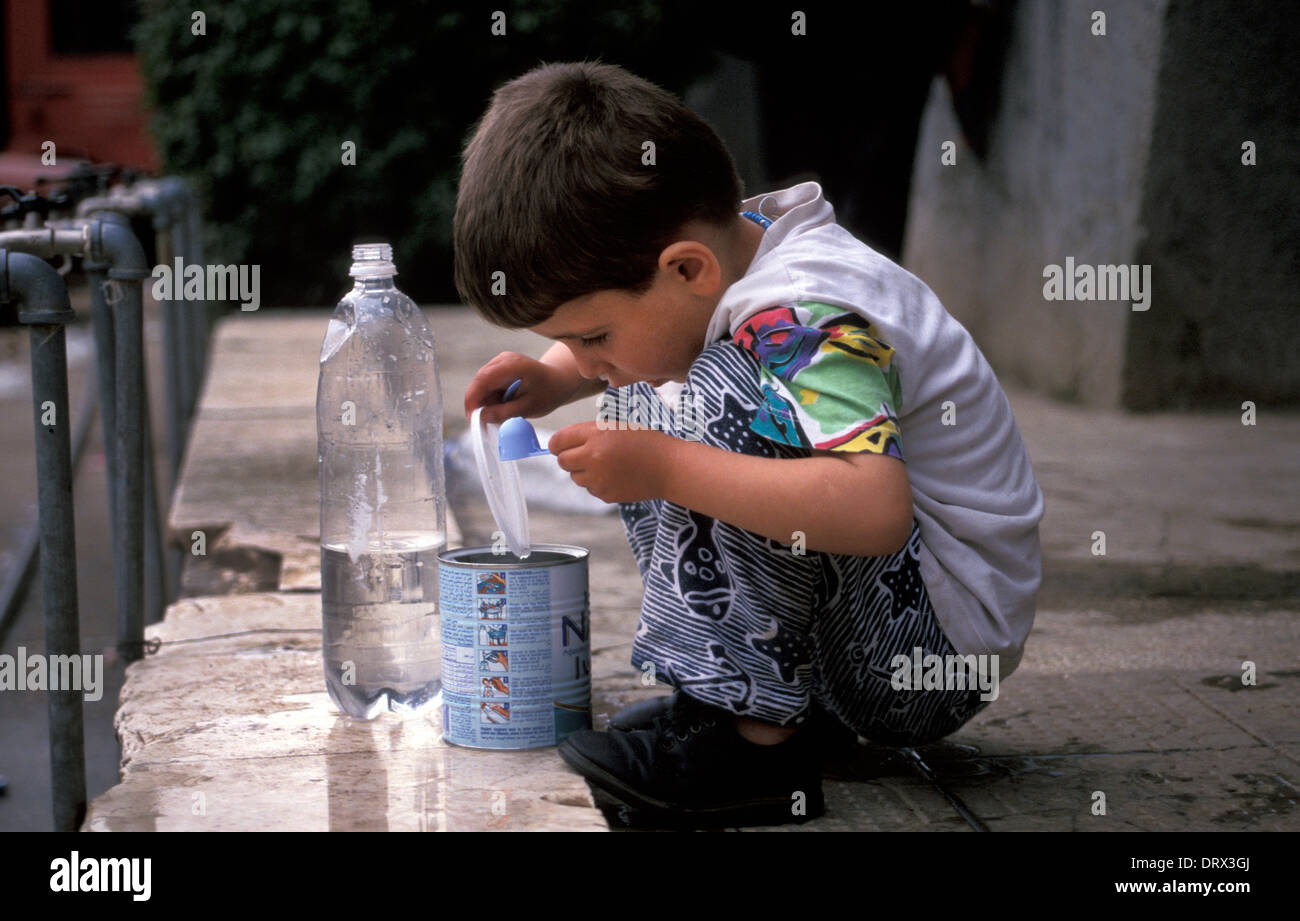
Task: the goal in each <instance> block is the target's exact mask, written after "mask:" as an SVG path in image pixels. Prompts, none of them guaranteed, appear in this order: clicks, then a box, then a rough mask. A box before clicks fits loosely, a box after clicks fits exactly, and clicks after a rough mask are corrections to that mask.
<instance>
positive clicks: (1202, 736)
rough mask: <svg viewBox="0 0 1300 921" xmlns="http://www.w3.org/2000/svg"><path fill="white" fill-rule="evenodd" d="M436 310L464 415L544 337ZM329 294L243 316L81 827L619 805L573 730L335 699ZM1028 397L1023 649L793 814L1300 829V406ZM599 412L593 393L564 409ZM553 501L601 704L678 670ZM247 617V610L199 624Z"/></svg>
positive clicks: (631, 576) (423, 818)
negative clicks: (953, 716)
mask: <svg viewBox="0 0 1300 921" xmlns="http://www.w3.org/2000/svg"><path fill="white" fill-rule="evenodd" d="M430 317H431V319H432V321H433V324H434V329H435V334H436V335H437V336H438V338H439V361H440V367H441V369H442V380H443V388H444V402H445V405H446V407H447V434H448V437H449V438H454V437H455V436H456V435H457V434H458V433H459V432H460V431H462V430H463V428H464V424H465V422H464V419H463V417H462V415H461V412H460V404H461V399H462V396H463V393H464V388H465V384H466V383H467V382H468V380H469V378H470V376H471V375H472V374H473V372H474V370H475V369H477V367H478V366H479V365H480V364H481V363H482V362H483V361H484V360H486V359H487V358H490V357H491V356H492V355H494V354H495V353H496V352H497V351H500V350H503V349H515V350H518V351H523V352H526V353H528V354H533V355H536V354H540V352H541V351H542V350H543V349H544V346H545V344H544V343H543V341H542V340H540V339H538V338H537V337H534V336H531V335H530V334H528V333H521V332H509V331H502V330H496V329H493V328H491V327H488V326H486V325H485V324H483V323H481V321H479V320H477V318H475V317H474V316H473V315H472V313H471V312H470V311H468V310H466V309H464V308H446V309H437V310H431V311H430ZM325 319H326V314H325V313H323V312H319V313H316V312H312V313H303V312H297V313H293V314H287V313H285V314H273V313H262V314H259V315H253V316H245V317H238V318H234V319H231V320H228V321H227V322H226V323H225V324H223V326H222V327H221V329H220V332H219V334H218V336H217V338H216V341H215V345H214V349H215V351H214V359H213V371H212V375H211V377H210V380H209V385H208V388H207V390H206V392H205V394H204V398H203V408H202V411H201V414H200V417H199V420H198V423H197V425H196V429H195V433H194V436H193V440H192V442H191V448H190V452H189V454H188V456H187V458H186V465H185V470H184V472H183V474H182V480H183V482H182V484H181V492H180V494H179V496H178V500H177V504H176V506H175V507H174V508H173V512H172V522H171V525H172V531H173V539H174V540H176V541H177V543H178V544H180V545H185V546H188V541H189V535H190V534H191V533H192V530H193V529H195V528H204V527H206V528H209V529H211V530H212V532H213V533H216V534H218V535H219V536H218V538H217V539H216V540H215V541H213V540H212V538H211V536H210V537H209V540H210V543H209V548H210V556H209V558H208V559H206V560H203V561H201V565H198V566H191V567H190V570H189V572H188V573H187V577H186V585H187V588H188V589H189V590H190V591H191V593H195V592H202V593H203V594H202V595H201V596H200V597H195V598H190V599H187V600H185V601H182V602H179V603H177V604H176V605H173V606H172V608H171V609H170V610H169V612H168V615H167V619H166V620H165V622H164V623H163V624H161V625H158V626H156V627H153V628H150V635H151V636H154V637H156V638H158V639H159V640H161V641H162V646H161V648H160V650H159V652H158V654H157V655H154V656H150V657H148V658H146V659H145V660H144V661H142V662H139V663H136V664H134V665H132V666H131V667H130V669H129V670H128V674H127V682H126V686H125V687H124V689H123V692H122V697H121V701H120V707H119V711H118V716H117V726H118V732H119V735H120V737H121V739H122V747H123V782H122V783H121V784H119V785H118V786H117V787H114V788H113V789H111V790H109V791H108V792H107V793H106V794H104V795H103V796H101V797H99V798H98V799H96V800H95V801H94V802H93V803H92V804H91V808H90V812H89V815H88V817H87V820H86V825H85V827H86V828H87V829H102V830H118V829H145V828H158V829H164V828H169V829H171V828H175V829H181V828H185V829H216V828H223V829H224V828H277V829H291V828H320V829H324V828H336V829H342V828H351V829H356V828H367V829H369V828H374V829H382V828H431V829H448V828H456V829H471V828H503V829H506V828H573V829H593V830H594V829H603V828H605V827H606V823H605V821H604V817H603V816H602V813H601V812H600V811H599V810H598V809H597V807H596V804H595V802H594V801H593V799H592V798H591V796H590V793H589V791H588V789H587V787H586V785H585V783H584V782H583V781H581V779H580V778H578V777H577V776H576V775H575V774H573V773H572V772H570V771H568V769H567V768H565V767H564V765H563V764H562V762H560V760H559V758H558V757H557V756H556V755H555V753H554V750H553V749H542V750H537V751H532V752H507V753H499V752H480V751H472V750H467V749H456V748H454V747H449V746H446V745H444V744H443V743H442V742H441V739H440V737H439V734H438V731H437V726H436V719H434V720H431V721H422V720H412V721H405V722H403V721H401V720H399V719H397V718H396V717H392V716H385V717H381V718H380V719H378V720H376V721H374V722H373V723H369V724H358V723H352V722H351V721H348V720H344V719H342V718H340V717H337V716H336V715H335V714H334V712H333V710H332V707H331V706H330V705H329V702H328V698H327V696H326V694H325V692H324V689H323V687H322V677H321V666H320V638H319V607H318V605H319V596H318V595H317V594H315V592H314V591H313V589H315V588H317V587H318V585H319V583H318V581H317V582H313V581H312V580H313V576H314V575H315V571H314V566H315V565H316V563H315V562H314V556H315V553H316V549H315V544H314V541H315V540H316V514H317V510H316V509H317V507H316V502H317V497H316V495H315V463H314V452H315V433H314V423H312V422H311V421H310V420H311V418H312V416H311V411H310V408H311V406H312V404H313V401H314V386H315V356H316V352H317V350H318V348H319V343H320V338H321V336H322V334H323V331H324V325H325ZM1010 397H1011V402H1012V406H1013V409H1014V410H1015V413H1016V418H1017V420H1018V422H1019V424H1020V428H1021V431H1022V433H1023V434H1024V436H1025V440H1026V442H1027V444H1028V446H1029V451H1030V455H1031V457H1032V459H1033V462H1034V466H1035V470H1036V471H1037V474H1038V477H1039V483H1040V485H1041V486H1042V488H1043V491H1044V493H1045V495H1046V498H1047V509H1048V510H1047V515H1046V517H1045V519H1044V522H1043V526H1042V542H1043V551H1044V585H1043V590H1042V592H1041V594H1040V600H1039V614H1038V618H1037V621H1036V624H1035V628H1034V632H1033V634H1032V635H1031V636H1030V639H1029V644H1028V647H1027V650H1026V653H1025V657H1024V661H1023V663H1022V665H1021V666H1020V668H1019V669H1018V670H1017V671H1016V672H1015V673H1014V674H1013V675H1011V676H1010V677H1008V678H1006V679H1005V681H1004V682H1003V683H1002V685H1001V687H1000V696H999V698H998V699H997V700H996V701H995V702H994V703H993V704H992V705H991V706H989V707H988V708H987V709H986V710H985V711H984V712H983V713H981V714H980V715H979V716H978V717H976V719H975V720H973V721H972V722H971V723H970V724H968V725H967V726H966V727H965V728H963V729H962V730H961V731H960V732H958V733H956V734H954V735H953V736H951V737H949V738H948V739H946V740H944V741H943V742H941V743H938V744H936V745H932V746H926V747H923V748H921V749H918V750H915V751H912V750H890V749H885V748H879V747H874V746H867V745H863V746H862V747H861V748H860V749H859V750H858V751H857V752H856V753H853V754H851V755H848V756H845V757H842V758H839V759H837V761H836V762H835V763H834V764H833V765H831V767H830V769H829V770H828V772H827V776H826V782H825V787H826V795H827V814H826V816H825V817H824V818H821V819H818V820H816V821H813V822H810V823H808V824H807V825H803V826H798V827H795V826H790V827H788V828H786V829H782V830H798V831H818V830H849V829H853V830H893V829H899V830H935V831H945V830H946V831H969V830H973V829H983V828H988V829H991V830H1030V829H1060V830H1067V829H1068V830H1080V831H1109V830H1166V831H1177V830H1213V829H1223V830H1295V829H1300V808H1298V807H1300V719H1297V713H1300V707H1298V705H1300V622H1298V621H1297V609H1298V608H1300V591H1297V589H1298V588H1300V507H1298V503H1297V499H1296V496H1297V494H1298V493H1300V491H1298V490H1297V473H1300V470H1298V465H1300V416H1297V415H1296V414H1290V415H1280V414H1277V413H1271V412H1263V413H1261V414H1260V417H1259V420H1258V424H1257V425H1255V426H1253V427H1250V426H1243V425H1242V424H1241V420H1240V418H1239V417H1238V416H1237V415H1235V414H1224V415H1174V414H1167V415H1166V414H1161V415H1148V416H1129V415H1124V414H1122V413H1117V412H1114V413H1112V412H1099V411H1094V410H1085V409H1082V408H1078V407H1074V406H1069V405H1062V404H1058V403H1053V402H1051V401H1048V400H1045V399H1042V398H1040V397H1037V396H1034V395H1030V394H1025V393H1019V392H1013V393H1011V394H1010ZM590 417H591V406H588V405H584V404H579V405H576V406H571V407H566V408H565V409H564V410H563V411H561V412H560V413H557V414H555V416H554V417H552V418H549V419H547V420H545V421H544V422H543V423H542V424H543V425H545V426H547V427H550V428H556V427H559V426H560V425H563V424H567V423H569V422H572V421H578V420H580V419H583V418H590ZM454 510H455V513H456V518H457V521H458V524H459V529H460V533H461V538H462V541H463V542H464V543H465V544H467V545H470V544H483V543H489V542H490V541H489V535H490V534H491V532H492V531H493V530H495V526H494V525H493V523H492V521H491V518H490V516H489V515H488V514H487V510H486V506H485V503H483V502H482V501H481V499H478V498H477V497H475V495H474V494H473V493H468V494H459V498H458V499H457V500H456V501H455V504H454ZM530 518H531V520H532V531H533V537H534V540H535V541H552V542H564V543H576V544H579V545H582V546H585V547H589V548H591V549H592V556H591V558H590V584H591V599H592V603H591V607H592V635H591V641H592V651H593V657H592V675H593V693H594V697H595V700H594V706H595V714H596V725H597V728H601V727H603V726H604V725H605V723H606V722H607V720H608V717H609V715H610V714H612V713H613V712H614V711H615V710H616V709H618V708H619V707H620V706H623V705H625V704H627V703H629V702H632V701H633V700H636V699H639V698H641V697H644V696H650V695H653V694H657V693H663V689H654V688H643V687H642V686H641V683H640V680H639V679H640V675H639V673H637V672H635V671H634V670H633V669H632V668H631V665H630V664H629V654H630V650H631V637H632V631H633V629H634V627H635V624H636V619H637V612H638V607H639V601H640V582H639V578H638V576H637V571H636V566H635V564H634V562H633V560H632V556H631V554H630V552H629V551H628V549H627V546H626V544H625V542H624V540H623V536H622V527H621V525H620V524H619V521H618V518H617V516H614V515H598V516H585V515H571V514H560V513H556V512H546V511H540V510H537V509H533V510H531V511H530ZM1096 532H1104V534H1105V542H1106V548H1105V549H1106V553H1105V555H1104V556H1102V555H1095V554H1094V552H1093V551H1094V547H1096V546H1097V543H1098V538H1097V536H1096ZM214 546H215V547H217V552H216V553H213V552H212V548H213V547H214ZM252 630H260V631H266V632H260V633H246V631H252ZM226 633H243V634H244V635H242V636H237V637H229V638H226V639H206V640H203V641H202V642H194V643H185V642H180V641H184V640H193V639H199V638H203V637H211V636H213V635H217V634H226ZM1245 662H1251V663H1254V667H1255V669H1256V675H1257V683H1256V684H1254V685H1253V686H1252V685H1243V684H1242V681H1241V676H1242V671H1243V663H1245ZM1098 794H1103V795H1104V803H1105V814H1104V815H1102V814H1095V810H1096V806H1095V804H1097V803H1099V802H1100V801H1101V797H1100V796H1098Z"/></svg>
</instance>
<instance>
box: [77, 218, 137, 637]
mask: <svg viewBox="0 0 1300 921" xmlns="http://www.w3.org/2000/svg"><path fill="white" fill-rule="evenodd" d="M89 238H90V248H89V255H90V256H91V257H92V258H93V259H94V260H95V261H96V262H107V263H108V264H109V269H108V277H109V280H110V283H111V282H123V284H118V285H117V286H116V287H115V289H114V290H115V292H116V293H115V297H114V298H111V299H110V303H111V304H112V307H113V310H114V324H113V327H114V337H115V343H114V344H115V347H116V358H115V374H116V378H115V380H114V384H115V388H116V389H115V401H116V416H115V419H114V422H115V429H116V431H115V433H114V436H115V450H116V451H117V460H118V464H119V471H120V476H119V477H118V480H117V483H116V486H117V508H118V512H119V522H118V531H117V539H118V541H120V542H121V544H122V555H123V557H124V561H125V565H124V569H125V573H124V575H125V578H124V579H122V580H121V581H120V582H119V583H118V584H117V586H116V589H117V614H118V645H119V649H118V651H119V654H120V655H122V656H123V658H124V659H125V660H126V661H128V662H129V661H133V660H135V659H138V658H140V657H141V656H142V655H143V651H144V519H143V516H144V452H145V444H144V425H143V422H142V418H141V412H142V411H141V405H142V398H143V395H144V333H143V323H144V313H143V301H142V292H141V282H142V281H143V280H144V279H145V278H146V277H148V275H149V270H148V268H147V267H146V262H145V255H144V248H143V247H142V246H141V245H140V241H139V240H137V239H136V238H135V235H134V234H133V233H131V225H130V222H129V221H128V220H127V219H126V217H125V216H123V215H121V214H117V213H114V212H110V211H101V212H97V213H96V214H95V215H94V216H93V217H92V219H91V221H90V225H89Z"/></svg>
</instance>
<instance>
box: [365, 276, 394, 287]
mask: <svg viewBox="0 0 1300 921" xmlns="http://www.w3.org/2000/svg"><path fill="white" fill-rule="evenodd" d="M357 287H358V288H360V289H361V290H362V291H392V290H394V288H395V285H394V284H393V276H392V275H377V276H373V277H369V278H358V279H357Z"/></svg>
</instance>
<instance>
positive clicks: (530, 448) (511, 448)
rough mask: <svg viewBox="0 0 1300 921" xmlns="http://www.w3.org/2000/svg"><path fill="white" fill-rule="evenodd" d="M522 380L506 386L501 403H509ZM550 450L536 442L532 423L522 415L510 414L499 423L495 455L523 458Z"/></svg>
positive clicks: (537, 455) (511, 458) (509, 459)
mask: <svg viewBox="0 0 1300 921" xmlns="http://www.w3.org/2000/svg"><path fill="white" fill-rule="evenodd" d="M522 383H523V381H521V380H519V381H515V382H514V383H513V384H511V385H510V386H509V387H507V388H506V393H505V396H504V397H502V399H501V402H502V403H509V402H510V399H511V398H512V397H513V396H514V395H515V391H516V390H518V389H519V385H520V384H522ZM550 453H551V452H550V451H548V450H546V449H545V448H543V447H542V446H541V445H539V444H538V443H537V433H536V432H535V431H533V426H532V423H531V422H529V421H528V420H527V419H525V418H524V417H523V416H511V417H510V418H509V419H507V420H506V421H505V422H502V423H501V431H500V432H499V433H498V434H497V456H498V457H500V458H501V460H503V461H513V460H523V459H524V458H525V457H541V456H543V455H549V454H550Z"/></svg>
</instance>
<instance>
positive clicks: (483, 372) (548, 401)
mask: <svg viewBox="0 0 1300 921" xmlns="http://www.w3.org/2000/svg"><path fill="white" fill-rule="evenodd" d="M518 380H522V381H523V383H522V384H520V385H519V389H518V390H517V391H516V392H515V395H514V398H513V399H512V400H511V401H510V402H509V403H502V402H501V397H502V396H503V395H504V394H505V391H506V388H507V387H509V386H510V385H511V384H512V383H514V382H515V381H518ZM576 386H577V382H576V381H573V380H569V379H568V378H567V377H566V375H565V374H564V373H563V372H562V371H561V370H560V369H558V368H555V367H553V366H552V365H548V364H546V363H544V362H540V361H538V360H537V359H535V358H529V357H528V356H527V355H520V354H519V353H518V352H502V353H501V354H499V355H497V356H496V357H495V358H493V359H492V360H491V361H489V362H488V363H487V364H485V365H484V366H483V367H481V368H479V369H478V373H477V374H475V375H474V379H473V380H471V381H470V382H469V387H467V388H466V389H465V417H466V418H469V416H470V415H471V414H472V413H473V412H474V410H475V409H477V408H478V407H480V406H482V407H483V416H482V418H483V421H484V422H488V423H492V424H495V425H499V424H500V423H502V422H504V421H505V420H507V419H509V418H510V417H512V416H530V417H536V416H545V415H546V414H547V413H549V412H551V411H552V410H554V409H557V408H558V407H560V406H562V405H564V404H565V403H567V402H568V401H569V400H571V399H572V398H573V396H574V393H575V391H576Z"/></svg>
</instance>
